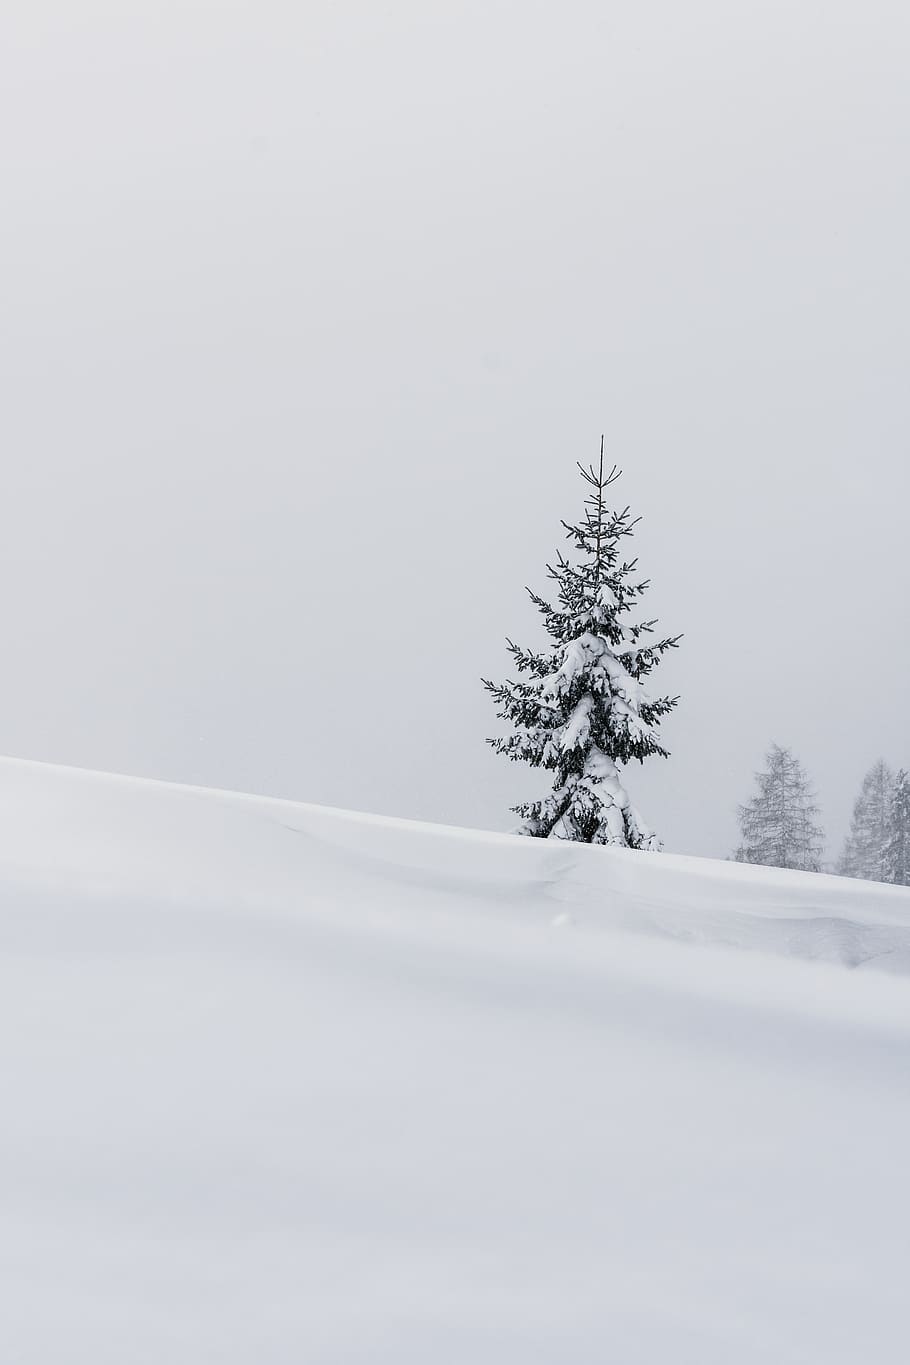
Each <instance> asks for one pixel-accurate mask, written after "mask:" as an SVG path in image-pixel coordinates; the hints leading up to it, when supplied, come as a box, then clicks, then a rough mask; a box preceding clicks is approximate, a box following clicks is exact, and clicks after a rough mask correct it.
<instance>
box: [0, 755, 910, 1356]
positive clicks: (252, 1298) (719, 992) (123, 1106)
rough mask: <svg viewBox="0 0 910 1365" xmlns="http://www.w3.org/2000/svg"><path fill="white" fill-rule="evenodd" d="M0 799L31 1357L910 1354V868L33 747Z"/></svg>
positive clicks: (3, 769)
mask: <svg viewBox="0 0 910 1365" xmlns="http://www.w3.org/2000/svg"><path fill="white" fill-rule="evenodd" d="M0 811H2V824H0V829H2V831H3V836H2V842H0V944H2V954H0V971H2V981H0V1019H2V1028H0V1075H2V1077H3V1089H4V1105H3V1112H4V1117H3V1123H2V1125H0V1188H2V1208H3V1218H2V1220H0V1265H2V1283H3V1286H4V1300H5V1303H4V1308H3V1312H2V1313H0V1359H2V1360H4V1361H6V1360H9V1361H11V1362H13V1361H15V1362H16V1365H39V1363H40V1365H45V1363H48V1365H49V1363H50V1362H58V1361H61V1360H65V1361H67V1362H79V1363H80V1365H81V1363H82V1362H85V1363H86V1365H89V1362H90V1365H107V1363H108V1362H110V1365H114V1362H116V1363H117V1365H122V1362H123V1361H127V1360H128V1361H129V1362H131V1365H144V1362H149V1365H151V1362H155V1365H159V1363H160V1362H161V1361H169V1362H176V1363H177V1365H182V1363H183V1362H186V1363H187V1365H198V1363H199V1362H203V1361H209V1360H211V1361H213V1362H214V1361H216V1360H217V1361H218V1362H219V1365H228V1363H229V1365H234V1363H235V1362H237V1363H238V1365H239V1362H250V1365H279V1363H280V1365H292V1363H293V1365H299V1363H300V1362H319V1363H320V1365H321V1362H345V1363H346V1365H348V1363H356V1362H368V1361H369V1362H376V1361H389V1362H394V1365H410V1363H411V1362H414V1365H418V1362H419V1365H426V1363H427V1362H433V1363H434V1365H446V1363H447V1362H470V1365H479V1363H481V1362H490V1365H494V1363H495V1365H503V1363H504V1362H512V1361H514V1362H521V1365H525V1362H560V1365H564V1363H565V1362H569V1363H570V1365H571V1363H573V1362H585V1365H587V1363H588V1362H591V1365H594V1363H595V1362H614V1361H615V1362H617V1365H636V1363H637V1362H647V1363H648V1365H651V1363H652V1362H661V1363H662V1365H663V1363H664V1362H667V1363H669V1362H672V1365H685V1363H686V1362H692V1365H696V1362H697V1365H709V1363H713V1362H717V1365H721V1362H723V1365H729V1363H730V1362H734V1361H735V1362H736V1363H737V1365H746V1363H748V1362H759V1361H761V1362H775V1365H780V1363H781V1362H790V1361H792V1362H816V1361H817V1362H820V1363H821V1362H824V1365H831V1362H840V1361H843V1362H848V1361H849V1362H856V1361H858V1360H874V1361H876V1362H891V1361H894V1362H897V1361H903V1360H904V1358H905V1354H906V1347H905V1344H904V1335H905V1311H904V1306H903V1305H904V1298H905V1285H906V1255H907V1237H908V1231H907V1230H908V1226H910V1179H908V1175H907V1170H908V1161H907V1153H908V1151H910V1087H908V1079H910V1078H908V1069H910V981H907V980H905V979H904V976H905V974H906V973H908V972H910V894H908V893H907V892H905V891H900V890H895V889H891V888H885V887H877V886H872V885H868V884H861V883H855V882H846V881H840V880H838V879H836V878H829V877H821V876H810V875H801V874H788V873H781V872H775V871H770V870H763V869H756V868H747V867H741V866H737V865H734V864H729V863H722V862H710V861H706V860H698V859H687V858H677V857H670V856H667V855H650V854H643V853H627V852H622V851H618V850H606V849H592V848H586V847H579V846H571V847H569V846H565V845H559V844H556V845H552V844H549V843H547V842H544V841H536V840H521V839H517V838H511V837H508V836H498V835H491V834H482V833H476V832H473V831H464V830H454V829H446V828H442V827H436V826H428V825H419V824H412V823H407V822H404V821H394V820H386V819H380V818H375V817H369V816H359V815H352V814H347V813H344V812H340V811H330V810H326V809H320V808H317V807H311V806H301V805H294V804H292V803H288V802H280V801H271V800H264V799H259V798H253V797H243V796H236V795H230V794H226V793H220V792H211V791H203V790H199V789H192V788H180V787H173V786H167V785H164V784H159V783H150V782H141V781H137V780H131V779H124V778H115V777H107V776H103V775H100V774H90V773H84V772H77V771H74V770H68V769H61V768H51V767H46V766H42V765H38V764H29V763H21V762H14V761H3V762H2V763H0ZM807 959H817V961H814V962H813V961H808V960H807ZM848 968H859V970H848ZM880 968H886V969H887V971H881V970H876V969H880Z"/></svg>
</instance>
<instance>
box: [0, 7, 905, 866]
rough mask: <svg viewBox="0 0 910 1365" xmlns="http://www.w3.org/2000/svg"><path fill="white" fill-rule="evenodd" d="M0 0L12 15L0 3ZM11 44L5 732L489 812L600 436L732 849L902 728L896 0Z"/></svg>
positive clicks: (651, 812)
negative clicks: (772, 758) (792, 773)
mask: <svg viewBox="0 0 910 1365" xmlns="http://www.w3.org/2000/svg"><path fill="white" fill-rule="evenodd" d="M8 11H11V12H8ZM4 30H5V34H4V39H3V43H2V45H0V145H2V186H3V212H2V215H0V243H2V254H0V261H2V282H3V293H2V297H3V309H2V316H3V327H2V332H0V336H2V340H0V346H2V374H3V401H2V405H0V432H2V452H3V474H4V480H3V498H2V501H0V518H2V526H0V555H2V558H3V563H2V577H0V582H2V585H3V597H2V625H3V644H4V650H3V667H2V673H0V689H2V693H0V695H2V705H0V751H2V752H4V753H8V754H13V755H17V756H21V757H27V758H36V759H44V760H48V761H52V762H61V763H71V764H76V765H81V766H87V767H93V768H100V769H110V770H115V771H119V772H127V773H135V774H139V775H144V776H150V777H160V778H165V779H170V780H175V781H180V782H190V783H201V784H206V785H213V786H223V787H230V788H236V789H240V790H247V791H257V792H263V793H270V794H274V795H279V796H288V797H293V798H297V799H300V800H305V801H315V802H325V803H330V804H334V805H340V806H346V807H352V808H356V809H362V810H370V811H377V812H384V813H390V814H400V815H407V816H413V817H417V818H422V819H424V818H425V819H432V820H440V821H446V822H452V823H457V824H466V825H476V826H482V827H490V828H494V829H496V828H498V829H503V828H508V827H509V826H510V824H511V823H512V817H511V816H510V815H509V813H508V809H507V808H508V806H509V804H510V803H511V802H512V801H514V800H516V799H518V798H520V797H521V796H522V795H524V794H526V793H527V792H528V790H529V789H534V790H536V789H539V786H540V783H541V782H542V783H543V785H544V786H546V775H542V776H541V777H540V778H539V779H534V780H532V782H531V783H530V784H529V782H528V780H527V778H525V777H523V776H522V773H521V771H520V770H519V769H518V768H517V767H514V766H512V765H510V764H508V763H506V762H505V761H504V760H502V759H500V758H497V757H496V756H495V755H493V754H492V753H491V752H489V751H488V750H487V749H486V747H485V746H484V743H483V740H484V737H485V735H487V734H490V733H493V731H494V728H495V720H494V717H493V713H492V707H491V705H490V702H489V699H488V698H487V697H486V695H485V694H484V693H483V691H482V689H481V687H480V684H479V677H480V675H486V676H492V677H500V676H502V675H503V674H504V673H506V672H507V671H508V670H507V662H508V661H507V656H506V653H505V649H504V637H505V635H507V634H508V635H510V636H512V637H513V638H515V639H518V640H519V641H521V642H523V643H527V644H528V645H533V644H535V643H539V641H540V638H541V637H540V633H539V626H538V618H537V616H536V613H535V612H534V611H533V609H532V608H531V607H530V606H529V605H528V604H527V603H526V602H525V600H524V598H523V587H524V585H525V584H529V585H530V586H532V587H536V588H540V587H542V585H543V584H544V582H545V579H544V568H545V563H546V561H547V559H548V558H551V557H552V556H553V554H554V553H555V551H556V549H557V547H558V546H559V545H560V543H561V532H560V528H559V524H558V523H559V518H560V517H568V518H574V517H575V516H576V515H577V514H578V512H579V510H580V507H581V498H582V496H583V489H582V487H581V484H580V481H579V480H578V477H577V474H576V473H575V461H576V460H577V459H581V460H589V459H591V458H593V457H595V456H596V453H597V449H598V445H599V439H600V433H601V432H602V431H603V432H604V433H605V434H606V443H607V450H608V453H609V455H610V458H611V459H614V460H616V461H617V462H618V463H619V464H620V465H621V466H622V467H623V468H624V470H625V473H624V476H623V479H622V481H621V483H620V484H619V486H618V488H617V490H616V492H617V497H618V498H621V500H622V501H623V502H626V501H627V502H629V503H630V504H631V505H632V507H633V509H634V510H635V512H636V513H640V514H641V515H642V517H643V521H642V523H641V525H640V527H639V528H638V532H637V538H636V539H637V543H636V549H637V551H638V554H639V557H640V561H641V566H642V569H643V570H644V571H645V572H646V573H647V574H648V575H649V576H650V577H651V579H652V583H653V587H652V591H651V593H650V597H649V602H648V605H649V608H650V610H651V612H652V613H653V614H655V615H657V616H658V617H659V619H660V623H661V626H662V627H663V628H664V629H665V630H666V631H667V632H678V631H680V632H684V634H685V639H684V641H683V644H682V647H681V648H680V650H679V651H678V653H676V654H674V655H672V656H670V657H668V659H667V661H666V662H665V663H664V664H663V665H662V667H661V669H660V670H659V672H658V673H656V674H655V675H653V681H654V684H655V690H666V691H670V692H679V693H680V694H681V696H682V700H681V703H680V706H679V709H678V711H677V713H676V714H675V716H674V717H673V718H672V719H671V720H670V721H669V722H668V723H667V724H666V726H665V736H666V741H667V743H668V744H669V746H670V748H671V749H672V750H673V756H672V758H671V759H670V760H669V761H667V762H666V763H663V762H661V760H659V759H654V760H652V761H651V762H650V764H648V765H647V766H646V767H645V768H644V769H639V768H638V766H637V765H634V766H633V768H632V769H631V770H630V771H629V773H628V785H629V787H630V790H631V792H632V795H633V799H635V801H636V803H637V804H638V805H639V806H640V807H641V809H642V811H643V814H644V815H645V817H646V818H647V819H648V820H649V821H650V822H651V823H652V824H654V825H655V826H656V827H657V829H658V832H659V833H660V834H662V835H663V837H664V838H665V840H666V842H667V845H668V847H670V848H672V849H674V850H679V851H687V852H697V853H708V854H712V855H724V854H726V853H727V852H728V851H729V849H730V848H731V847H732V846H733V844H734V842H735V838H736V832H735V806H736V803H737V802H738V801H740V800H743V799H745V798H746V797H747V796H748V795H749V792H750V789H751V773H752V771H753V769H754V768H755V767H756V766H757V765H759V764H760V762H761V758H762V754H763V751H764V750H765V748H766V747H767V745H768V744H769V743H770V742H771V741H772V740H776V741H778V742H780V743H781V744H787V745H791V746H793V748H794V749H795V751H796V752H797V754H798V755H799V756H800V758H801V759H802V761H803V762H804V764H805V765H806V767H807V768H808V770H809V772H810V774H811V775H812V776H813V777H814V779H815V781H816V783H817V786H818V790H819V795H820V799H821V804H822V808H823V814H824V819H825V824H826V826H827V829H828V832H829V847H828V856H829V857H833V856H835V855H836V854H837V852H838V847H839V843H840V839H841V837H842V835H843V832H844V829H845V826H846V822H847V819H848V816H849V809H850V806H851V804H852V800H853V797H854V795H855V794H856V790H857V789H858V786H859V783H860V780H861V778H862V775H863V773H864V771H865V769H866V768H867V767H868V766H869V765H870V764H871V763H872V762H873V761H874V760H875V759H876V758H877V757H879V756H880V755H883V756H885V757H886V758H888V759H889V760H890V761H892V762H893V763H895V764H897V763H901V762H902V763H905V764H910V722H908V719H907V706H906V694H907V679H908V675H910V644H908V630H907V621H906V615H907V607H906V602H907V586H908V569H907V564H908V553H907V544H906V540H907V529H906V528H907V524H908V505H910V475H908V470H907V446H908V442H907V430H908V417H910V412H908V408H910V404H908V393H907V375H908V359H910V356H908V352H910V335H908V332H910V322H908V319H910V307H908V305H910V286H908V247H907V243H908V241H910V222H908V217H910V214H908V209H910V180H908V174H907V165H908V135H910V87H908V82H907V79H906V73H907V69H908V59H910V12H908V10H907V7H906V5H904V4H902V3H897V2H895V3H883V2H882V0H867V2H866V3H862V4H860V3H858V2H857V3H849V4H847V3H830V2H829V3H825V4H822V3H808V0H787V3H778V2H774V0H771V2H770V3H769V0H761V2H760V3H759V2H758V0H755V3H736V4H730V3H729V0H714V2H712V3H708V2H707V0H689V3H686V4H679V3H678V2H677V0H655V2H654V3H647V2H646V3H639V4H635V5H628V4H624V5H619V4H612V3H606V4H605V3H602V2H601V0H598V2H597V3H594V0H592V2H591V3H574V4H573V3H568V4H563V5H541V4H534V3H528V2H527V0H525V2H524V3H521V4H518V3H515V2H513V0H510V2H509V3H499V2H498V0H483V3H474V2H473V0H459V3H457V4H454V3H452V4H446V5H441V4H436V5H433V4H427V3H421V4H417V3H404V2H403V0H390V3H386V4H382V3H378V2H377V0H371V2H370V3H364V0H357V2H356V3H351V2H350V0H337V2H336V3H328V0H315V2H314V0H305V3H303V4H297V5H291V4H285V5H279V4H277V3H274V0H257V3H256V4H253V3H247V4H230V3H220V4H217V5H216V4H214V3H201V0H181V3H179V4H177V3H165V2H164V0H154V3H152V0H142V3H138V0H137V2H136V3H129V0H120V2H119V3H113V0H111V2H110V3H107V4H100V3H98V0H80V3H78V4H73V3H71V0H65V3H64V2H63V0H57V3H43V2H42V0H34V3H28V4H26V3H24V0H19V3H17V4H14V5H12V6H9V7H7V11H5V13H4Z"/></svg>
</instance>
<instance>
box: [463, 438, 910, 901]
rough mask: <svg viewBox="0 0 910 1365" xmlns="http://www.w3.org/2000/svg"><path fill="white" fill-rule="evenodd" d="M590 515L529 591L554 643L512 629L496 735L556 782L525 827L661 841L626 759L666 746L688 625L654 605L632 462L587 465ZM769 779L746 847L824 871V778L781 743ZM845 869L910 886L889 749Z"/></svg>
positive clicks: (497, 690) (531, 806)
mask: <svg viewBox="0 0 910 1365" xmlns="http://www.w3.org/2000/svg"><path fill="white" fill-rule="evenodd" d="M578 470H579V473H580V475H581V478H582V481H583V485H584V499H583V503H582V510H581V515H580V516H579V518H578V520H576V521H563V522H562V528H563V531H564V533H565V537H566V539H567V540H568V542H569V553H568V554H567V553H564V552H563V551H560V552H559V553H558V554H557V555H556V557H555V559H554V561H553V563H552V564H549V565H548V566H547V575H548V577H549V579H550V583H551V589H552V592H551V593H548V594H547V595H546V596H545V597H544V596H542V595H541V594H540V593H537V592H535V591H533V590H532V589H530V588H528V589H527V592H528V595H529V596H530V598H531V601H532V602H533V604H534V606H535V607H536V608H537V610H538V612H539V613H540V615H541V617H542V622H543V629H544V631H545V633H546V635H547V636H548V637H549V638H548V640H547V641H545V643H544V645H543V647H542V648H537V649H525V648H523V647H521V646H519V645H516V644H513V643H512V641H511V640H508V641H507V644H508V649H509V653H510V655H511V658H512V664H513V667H514V669H515V672H516V673H517V675H518V676H517V677H516V678H510V679H507V680H506V681H505V682H501V683H496V682H491V681H489V680H486V679H484V686H485V687H486V688H487V690H488V691H489V693H490V695H491V696H492V698H493V701H494V703H495V705H496V709H497V714H498V716H499V718H500V719H501V720H502V721H505V722H506V723H507V725H508V726H509V728H510V730H511V733H509V734H507V735H499V736H495V737H493V738H491V739H490V740H489V741H488V743H490V744H491V745H492V746H493V748H494V749H495V750H496V751H497V753H500V754H502V755H503V756H504V757H506V758H508V759H510V760H512V761H513V762H522V763H527V764H529V765H530V766H531V767H532V768H540V769H544V770H546V771H547V772H549V773H550V774H551V789H550V791H549V792H548V793H547V794H545V795H543V796H541V797H540V798H539V799H537V800H531V801H525V802H523V803H522V804H521V805H518V806H513V808H512V809H513V810H514V811H515V813H516V814H517V815H518V816H519V817H520V821H521V823H520V825H519V827H518V830H517V832H518V833H521V834H526V835H530V836H531V837H532V838H535V839H565V840H570V841H573V842H577V843H588V844H607V845H612V846H614V847H620V848H634V849H641V850H643V851H645V852H655V851H657V850H659V849H660V847H661V844H660V840H659V838H658V836H657V834H656V833H655V832H654V831H653V830H652V829H651V828H650V826H649V825H648V823H647V822H646V821H645V820H644V819H643V817H642V816H641V814H640V813H639V811H638V810H637V809H636V807H635V806H634V805H633V803H632V800H631V798H630V795H629V792H628V790H627V788H626V781H625V771H624V770H625V769H626V768H628V766H629V765H630V764H631V763H632V762H633V761H637V762H639V763H643V762H644V761H645V760H646V759H649V758H652V757H661V758H666V757H667V756H668V751H667V749H666V747H665V746H664V744H663V742H662V739H661V736H660V733H659V729H660V724H661V721H662V720H664V719H665V717H666V716H667V715H669V713H670V712H671V711H672V710H673V708H674V707H675V706H676V703H677V700H678V698H676V697H673V696H660V695H658V696H654V695H653V694H652V692H651V691H650V682H651V678H650V675H651V674H652V672H653V671H654V670H655V669H656V668H657V666H658V665H659V663H660V661H661V659H662V658H663V656H664V655H665V654H666V653H667V651H668V650H671V649H674V648H675V647H676V645H677V644H678V643H679V640H680V639H681V636H679V635H665V634H663V633H662V632H658V631H657V630H656V627H657V622H656V620H655V619H654V618H653V617H650V616H648V615H647V614H646V613H645V611H644V610H643V600H644V598H645V596H646V594H647V590H648V587H649V586H650V585H649V581H648V579H647V578H645V577H642V575H641V573H640V571H639V567H638V560H637V558H635V556H634V555H632V554H630V553H629V550H628V542H629V538H630V537H631V536H632V534H633V532H634V529H635V527H636V525H637V523H638V519H637V518H636V517H633V516H632V514H631V512H630V509H629V508H628V507H623V506H620V507H618V508H617V507H614V506H611V502H612V494H613V489H614V485H615V484H616V482H617V480H618V479H619V477H620V474H621V471H620V470H619V469H618V468H617V467H616V466H615V465H614V466H612V467H610V468H607V466H606V465H605V463H604V447H603V437H601V442H600V459H599V461H598V462H597V464H596V465H594V464H589V465H582V464H579V465H578ZM756 783H757V790H756V793H755V795H754V796H753V797H752V798H751V800H749V801H748V802H747V803H746V804H745V805H744V806H741V807H740V808H739V822H740V830H741V837H740V843H739V846H738V848H737V849H736V851H735V853H734V854H733V857H734V858H735V859H736V860H737V861H739V862H744V863H760V864H763V865H765V866H769V867H785V868H797V869H800V870H803V871H815V872H817V871H821V869H822V856H823V853H824V849H825V835H824V831H823V830H822V827H821V824H820V822H819V810H818V805H817V803H816V801H815V797H814V794H813V791H812V786H811V783H810V782H809V779H808V778H807V776H806V774H805V772H804V771H803V768H802V766H801V765H800V763H799V762H798V760H797V759H796V758H795V757H794V755H793V753H792V752H791V751H790V750H789V749H784V748H781V747H780V745H777V744H775V745H772V747H771V749H770V750H769V751H768V754H767V762H766V767H765V769H764V771H763V772H761V773H758V774H757V775H756ZM837 871H839V872H841V873H842V874H843V875H844V876H847V877H866V878H870V879H872V880H876V881H886V882H894V883H896V884H898V885H901V886H910V777H908V775H907V772H906V770H904V769H902V770H901V771H900V772H899V773H897V774H896V775H895V774H893V773H892V772H891V770H890V769H889V768H888V766H887V765H886V764H885V763H884V762H879V763H876V764H875V765H874V766H873V767H872V768H871V769H870V770H869V772H868V774H867V775H866V778H865V781H864V782H863V787H862V791H861V792H860V795H859V797H858V798H857V801H856V805H855V806H854V810H853V820H852V823H851V826H850V833H849V835H848V836H847V841H846V844H845V846H844V850H843V853H842V855H841V858H840V861H839V863H838V864H837Z"/></svg>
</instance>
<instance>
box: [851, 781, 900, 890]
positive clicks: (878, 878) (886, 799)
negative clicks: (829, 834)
mask: <svg viewBox="0 0 910 1365" xmlns="http://www.w3.org/2000/svg"><path fill="white" fill-rule="evenodd" d="M893 790H894V774H893V773H892V771H891V769H890V768H889V767H888V765H887V763H885V762H884V760H883V759H879V761H878V762H877V763H874V764H873V765H872V767H871V768H870V769H869V771H868V772H867V773H866V776H865V777H864V778H863V786H862V790H861V791H860V794H859V796H858V797H857V798H856V802H855V804H854V806H853V818H852V820H851V822H850V832H849V834H848V835H847V838H846V840H845V841H844V848H843V852H842V853H841V857H840V862H839V863H838V868H837V870H838V872H839V873H840V874H841V876H842V877H859V878H861V879H863V880H864V881H869V882H882V881H886V880H887V875H886V870H887V869H886V863H887V855H886V850H887V847H888V842H889V839H890V815H891V796H892V792H893Z"/></svg>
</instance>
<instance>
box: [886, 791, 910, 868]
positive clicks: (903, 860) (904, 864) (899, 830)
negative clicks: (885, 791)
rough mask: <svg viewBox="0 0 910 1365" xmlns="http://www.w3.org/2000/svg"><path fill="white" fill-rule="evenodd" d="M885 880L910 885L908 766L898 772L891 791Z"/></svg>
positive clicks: (909, 792)
mask: <svg viewBox="0 0 910 1365" xmlns="http://www.w3.org/2000/svg"><path fill="white" fill-rule="evenodd" d="M885 881H888V882H894V884H895V885H896V886H910V773H908V772H907V770H906V768H901V770H900V772H899V773H898V774H897V777H896V778H895V779H894V787H893V790H892V792H891V808H890V810H889V819H888V845H887V847H886V849H885Z"/></svg>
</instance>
